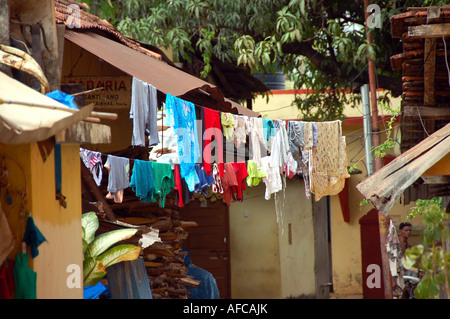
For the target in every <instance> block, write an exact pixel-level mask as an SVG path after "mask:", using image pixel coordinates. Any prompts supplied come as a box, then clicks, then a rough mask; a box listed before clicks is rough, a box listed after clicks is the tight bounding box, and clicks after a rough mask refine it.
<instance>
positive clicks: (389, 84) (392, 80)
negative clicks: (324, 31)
mask: <svg viewBox="0 0 450 319" xmlns="http://www.w3.org/2000/svg"><path fill="white" fill-rule="evenodd" d="M282 50H283V52H284V53H290V54H296V55H302V56H304V57H306V58H307V59H309V60H310V61H311V63H312V64H314V66H315V67H316V68H317V69H318V70H320V71H321V72H323V73H325V74H328V75H329V76H332V77H333V76H335V77H338V76H340V77H341V78H342V74H341V72H340V70H342V69H344V65H343V64H342V63H341V62H338V61H336V60H334V59H332V58H331V57H327V56H325V55H323V54H322V53H320V52H318V51H317V50H315V49H314V48H313V47H312V46H311V44H310V43H308V42H294V43H288V44H284V45H283V47H282ZM327 61H332V62H333V63H324V62H327ZM358 73H359V71H358V70H352V71H351V72H349V74H347V75H346V77H345V78H347V79H348V81H352V80H354V82H355V83H361V84H363V83H367V82H368V80H369V75H368V73H367V71H366V72H362V73H361V74H360V75H359V76H358ZM355 77H356V79H355ZM377 78H378V87H379V88H383V89H386V90H390V91H391V92H392V96H394V97H397V96H400V95H401V93H402V80H401V78H396V77H391V76H385V75H378V76H377Z"/></svg>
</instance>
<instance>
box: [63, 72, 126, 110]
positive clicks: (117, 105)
mask: <svg viewBox="0 0 450 319" xmlns="http://www.w3.org/2000/svg"><path fill="white" fill-rule="evenodd" d="M63 82H64V84H73V83H78V84H82V85H83V87H84V91H91V90H94V91H92V92H87V93H86V94H85V95H84V103H85V105H88V104H90V103H94V104H95V107H94V108H95V109H97V110H98V109H129V108H130V104H131V77H130V76H65V77H64V81H63ZM100 88H104V89H103V90H95V89H100Z"/></svg>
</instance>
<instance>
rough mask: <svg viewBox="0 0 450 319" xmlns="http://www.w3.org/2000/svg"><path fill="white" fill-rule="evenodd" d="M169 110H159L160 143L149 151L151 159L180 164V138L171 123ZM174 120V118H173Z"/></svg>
mask: <svg viewBox="0 0 450 319" xmlns="http://www.w3.org/2000/svg"><path fill="white" fill-rule="evenodd" d="M169 118H170V116H169V115H168V111H167V110H166V109H163V110H161V111H158V121H157V124H158V127H161V129H160V130H159V132H158V134H159V140H160V143H159V144H158V145H155V146H154V147H152V149H151V150H150V153H149V160H151V161H154V162H158V163H171V164H180V157H179V155H178V145H177V143H178V141H177V140H178V139H177V135H176V134H175V130H174V128H173V125H172V126H170V125H169ZM172 121H173V118H172Z"/></svg>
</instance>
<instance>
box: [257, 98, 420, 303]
mask: <svg viewBox="0 0 450 319" xmlns="http://www.w3.org/2000/svg"><path fill="white" fill-rule="evenodd" d="M278 93H280V92H278ZM285 93H286V94H273V95H270V96H269V100H268V101H267V99H266V98H262V97H261V98H257V99H256V100H255V101H254V103H253V110H254V111H256V112H259V113H260V114H261V115H262V116H263V117H264V118H270V119H284V120H289V119H298V118H299V116H300V115H299V111H298V109H297V108H296V106H292V105H291V103H292V101H293V99H294V94H292V91H285ZM391 103H392V105H393V108H395V107H397V106H398V105H399V103H400V99H398V98H397V99H391ZM344 114H345V115H346V117H352V118H355V117H360V118H362V116H363V111H362V107H361V105H356V107H351V106H347V107H346V108H345V112H344ZM379 115H389V113H388V112H387V111H384V110H383V109H382V108H381V106H379ZM379 125H380V130H381V131H384V130H385V126H384V125H383V123H380V124H379ZM363 133H364V130H363V126H362V125H343V135H345V136H346V137H347V156H348V160H349V166H351V165H353V164H357V168H358V169H360V170H361V171H362V173H361V174H356V175H352V176H351V177H350V178H349V184H348V185H349V204H350V222H349V223H347V222H345V221H344V220H343V215H342V210H341V206H340V201H339V197H338V196H330V206H331V212H330V216H331V218H330V224H331V253H332V277H333V289H334V292H335V294H336V295H362V289H363V288H362V284H363V283H362V269H361V268H362V264H361V234H360V225H359V219H360V218H361V217H363V216H364V214H365V213H367V212H369V211H370V210H371V209H372V208H373V207H372V206H371V205H369V204H366V205H363V206H362V207H360V203H361V201H362V200H363V196H362V195H361V193H359V191H358V190H357V189H356V185H357V184H358V183H359V182H360V181H361V180H363V179H364V178H366V177H367V171H366V167H365V162H366V160H365V149H364V139H363ZM398 135H399V130H398V129H397V130H396V131H395V136H398ZM384 139H385V133H382V139H381V140H382V141H383V140H384ZM389 154H390V155H392V156H396V155H398V154H399V148H398V147H396V148H395V149H394V150H391V151H390V152H389ZM288 189H289V188H288ZM299 191H300V189H299ZM412 206H413V204H410V205H409V206H404V205H403V204H402V203H397V204H396V205H395V206H394V207H393V209H392V210H391V212H390V216H391V218H392V219H393V221H394V224H395V225H396V226H398V224H399V223H400V222H402V221H404V220H405V218H406V215H407V214H408V212H409V211H410V208H411V207H412ZM293 213H295V210H294V211H293ZM410 222H411V223H412V224H413V229H415V232H414V234H413V235H414V236H413V238H411V240H410V243H412V244H414V243H417V242H418V241H419V236H420V230H421V227H422V226H421V225H422V221H421V219H420V218H414V219H413V220H411V221H410ZM313 244H314V241H313V238H309V240H305V241H303V242H302V243H300V244H299V246H300V247H303V246H309V247H311V249H312V247H313ZM289 255H290V256H291V257H292V258H295V253H294V252H287V253H286V256H289ZM280 267H281V268H283V267H286V268H287V267H289V266H287V265H286V266H285V265H283V263H282V265H281V266H280ZM308 267H310V268H311V269H313V266H311V265H309V266H308ZM302 271H305V270H304V269H303V268H302V267H299V266H298V265H293V267H292V268H291V269H290V274H293V273H300V272H302ZM308 275H309V273H308V272H306V273H305V274H303V278H308V277H307V276H308ZM311 277H313V275H312V276H311Z"/></svg>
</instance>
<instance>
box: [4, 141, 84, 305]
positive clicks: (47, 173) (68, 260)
mask: <svg viewBox="0 0 450 319" xmlns="http://www.w3.org/2000/svg"><path fill="white" fill-rule="evenodd" d="M0 154H6V155H8V157H11V158H12V159H13V160H14V161H15V162H17V163H19V164H20V165H21V167H23V169H24V171H25V173H26V175H27V190H28V191H27V192H28V197H27V203H26V214H25V218H24V219H20V218H17V215H18V210H17V209H13V208H12V207H8V206H7V205H4V204H2V207H3V208H4V209H5V211H9V210H11V211H10V212H9V214H12V215H14V216H15V217H11V219H10V218H8V221H9V222H10V224H11V228H13V229H16V230H17V233H15V234H16V237H17V238H18V241H17V246H16V249H15V251H14V252H13V253H11V257H13V256H15V253H17V252H18V250H20V246H21V241H22V238H23V230H24V228H22V229H23V230H22V231H20V227H23V226H24V225H25V224H26V217H27V216H28V212H31V215H32V217H33V219H34V222H35V224H36V226H37V227H38V228H39V230H40V231H41V232H42V234H43V235H44V236H45V237H46V239H47V242H44V243H43V244H41V245H40V246H39V255H38V256H37V257H36V258H35V259H33V260H32V261H31V260H30V265H31V266H32V268H33V269H34V271H36V273H37V298H38V299H55V298H63V299H72V298H74V299H77V298H80V299H82V298H83V290H82V287H83V284H82V263H83V255H82V247H81V180H80V166H79V165H80V160H79V145H78V144H70V145H69V144H68V145H62V146H61V157H62V194H63V195H64V196H66V202H67V208H63V207H62V206H60V204H59V202H58V201H57V200H56V199H55V180H54V163H55V162H54V151H52V152H51V153H50V154H49V157H48V158H47V160H46V161H45V162H44V161H43V159H42V157H41V155H40V152H39V149H38V146H37V144H36V143H34V144H27V145H19V146H11V145H8V146H7V145H0ZM9 165H11V167H14V166H16V165H15V164H9ZM14 174H15V175H14V177H16V178H17V180H19V181H20V180H21V178H22V176H20V175H16V174H17V173H16V172H14ZM7 216H9V215H8V213H7ZM30 259H31V257H30ZM72 264H73V265H78V266H79V267H80V270H81V272H80V275H81V281H80V283H81V286H80V287H79V288H76V287H75V288H69V287H68V285H67V279H68V277H69V276H70V275H71V274H73V273H72V272H67V267H68V266H69V265H72Z"/></svg>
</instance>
